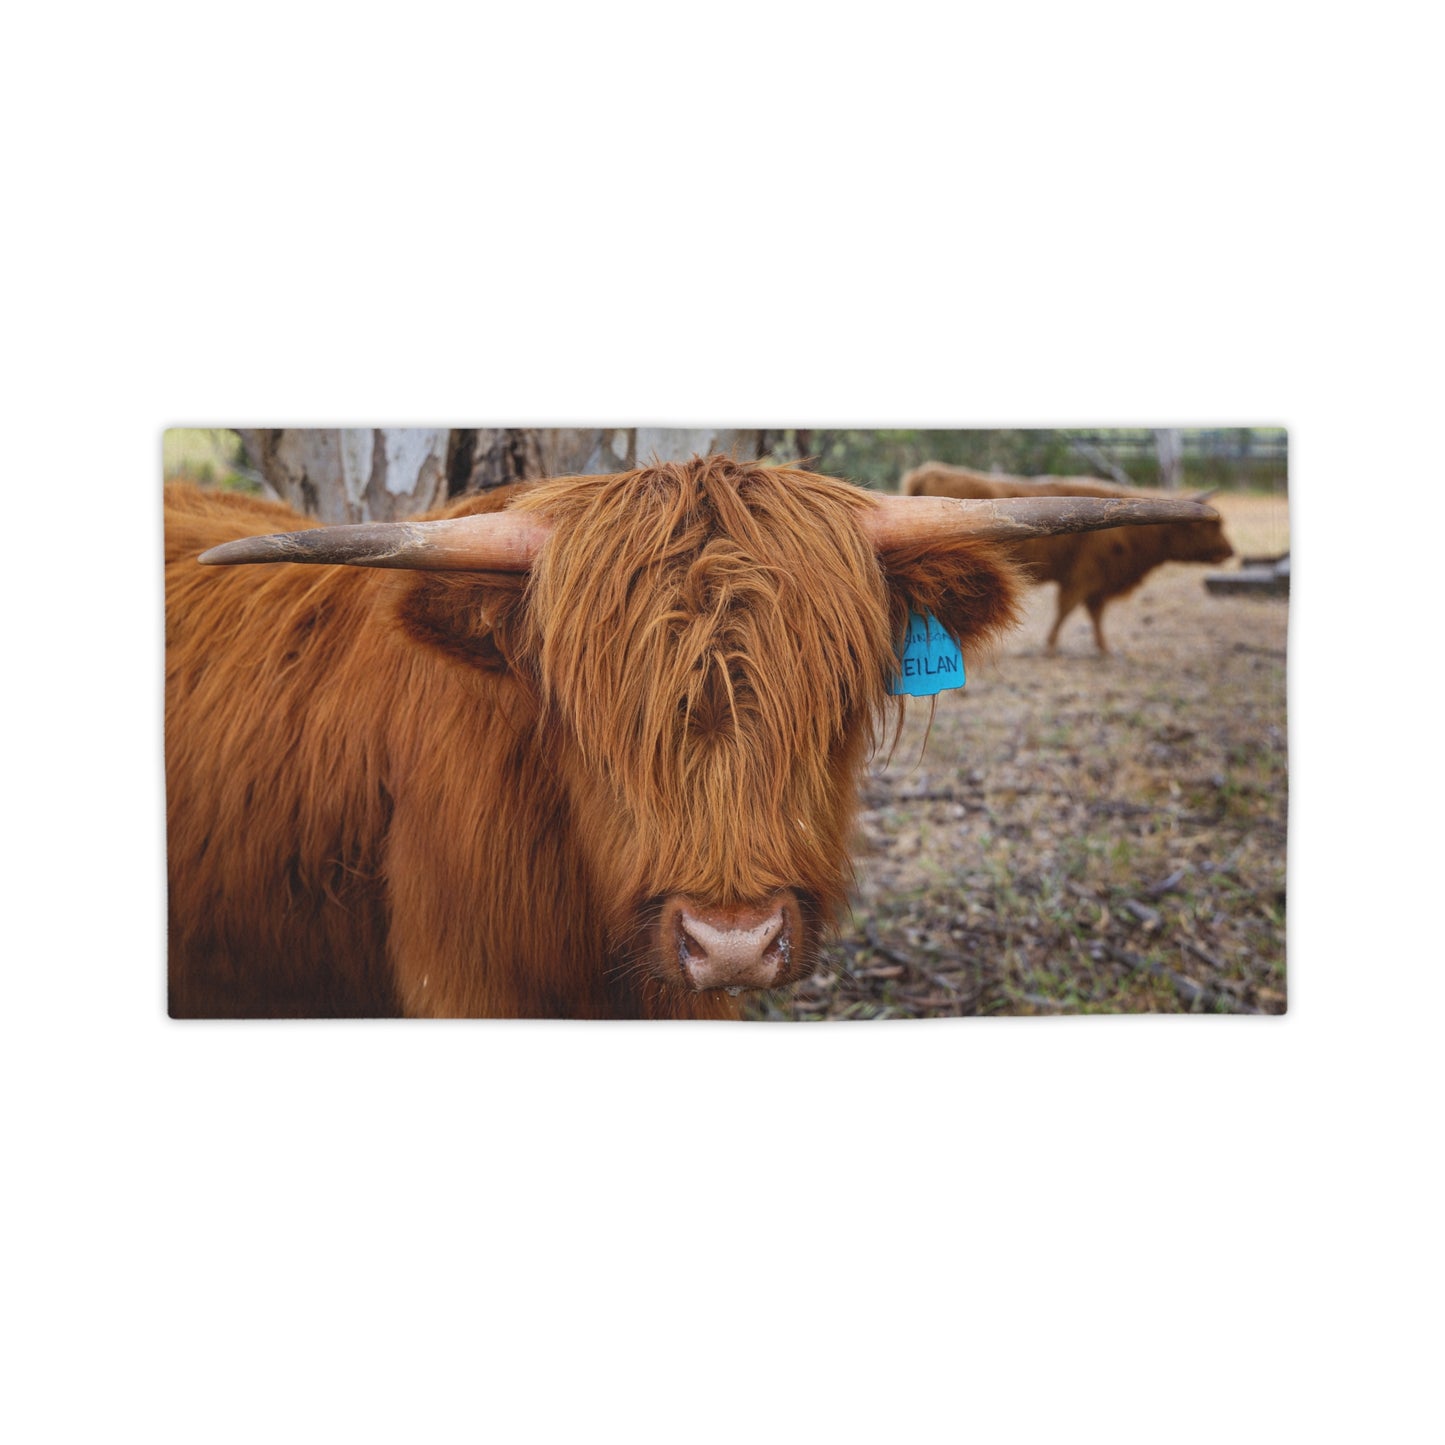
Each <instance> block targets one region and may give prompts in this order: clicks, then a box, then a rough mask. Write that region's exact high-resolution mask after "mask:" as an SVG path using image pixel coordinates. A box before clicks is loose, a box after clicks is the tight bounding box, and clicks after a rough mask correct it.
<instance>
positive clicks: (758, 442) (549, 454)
mask: <svg viewBox="0 0 1445 1445" xmlns="http://www.w3.org/2000/svg"><path fill="white" fill-rule="evenodd" d="M538 441H539V445H540V450H541V455H542V473H543V475H544V476H548V477H561V476H567V475H569V474H573V473H577V474H590V473H594V472H620V471H626V470H627V469H628V468H630V467H645V466H647V465H649V464H650V463H651V462H653V461H654V460H655V461H659V462H685V461H687V460H688V458H689V457H692V456H694V455H696V456H701V457H705V456H708V455H710V454H711V453H713V452H730V453H732V454H734V455H735V456H736V457H737V458H738V460H739V461H756V460H757V459H758V458H759V457H760V456H761V455H762V446H763V434H762V432H761V431H757V430H743V431H738V430H734V429H731V428H725V427H662V426H639V427H606V428H586V429H583V428H573V427H555V428H549V429H547V430H545V431H541V432H539V433H538Z"/></svg>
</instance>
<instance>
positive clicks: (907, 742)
mask: <svg viewBox="0 0 1445 1445" xmlns="http://www.w3.org/2000/svg"><path fill="white" fill-rule="evenodd" d="M1216 505H1217V506H1218V507H1219V509H1220V511H1221V512H1222V513H1223V514H1224V518H1225V525H1226V529H1227V531H1228V532H1229V535H1230V537H1231V540H1232V541H1233V542H1234V544H1235V547H1236V550H1237V551H1238V552H1241V553H1245V554H1248V553H1264V552H1278V551H1283V550H1286V549H1287V547H1288V530H1287V520H1286V519H1285V516H1284V503H1283V501H1282V500H1281V499H1275V498H1260V497H1240V496H1234V497H1222V498H1220V499H1218V500H1217V502H1216ZM1209 570H1212V569H1208V568H1204V567H1198V566H1183V565H1171V566H1168V567H1164V568H1162V569H1160V570H1159V571H1157V572H1155V573H1153V574H1151V576H1150V577H1149V578H1148V580H1147V581H1146V582H1145V583H1144V585H1143V587H1142V588H1140V590H1139V591H1138V592H1136V593H1135V594H1134V595H1133V596H1131V597H1128V598H1125V599H1123V600H1121V601H1118V602H1116V603H1114V604H1113V606H1112V607H1111V608H1110V609H1109V611H1108V612H1107V613H1106V614H1105V632H1106V635H1107V636H1108V638H1109V641H1110V644H1111V646H1112V647H1113V648H1114V649H1115V653H1114V655H1113V656H1110V657H1107V658H1099V657H1097V656H1096V655H1095V654H1094V650H1093V643H1092V639H1091V635H1090V630H1089V626H1088V621H1087V618H1086V617H1085V616H1084V614H1083V612H1082V610H1081V611H1080V612H1079V613H1077V614H1076V615H1075V616H1074V617H1072V618H1071V619H1070V621H1069V623H1068V625H1067V626H1066V628H1065V631H1064V634H1063V637H1062V639H1061V645H1062V649H1063V650H1062V653H1061V655H1060V656H1059V657H1056V658H1050V657H1047V656H1045V655H1044V652H1043V639H1044V636H1045V635H1046V633H1047V631H1048V626H1049V622H1050V620H1051V619H1052V616H1053V606H1054V589H1053V588H1052V587H1048V588H1039V589H1036V590H1035V591H1034V592H1033V593H1032V594H1031V597H1030V610H1029V615H1028V618H1027V620H1026V622H1025V624H1024V626H1023V627H1022V628H1021V629H1020V631H1019V632H1018V633H1016V634H1015V636H1014V638H1013V640H1012V641H1011V643H1009V644H1008V645H1007V646H1006V647H1005V649H1004V650H1003V652H1002V653H1001V654H1000V655H999V656H998V657H996V658H994V659H992V660H991V661H988V662H981V663H979V664H977V665H973V666H971V667H970V678H969V684H968V687H967V689H966V691H964V692H961V693H959V692H951V693H944V694H942V695H941V696H940V698H939V700H938V706H937V710H936V713H935V715H934V718H933V725H932V731H931V736H929V738H928V745H927V750H926V752H925V753H924V754H923V757H922V760H921V761H920V760H919V752H920V746H921V744H922V742H923V738H924V734H925V730H926V728H927V725H928V708H927V705H926V704H922V705H917V706H915V708H914V710H913V715H912V716H911V717H910V719H909V722H908V724H907V726H906V728H905V730H904V735H903V739H902V741H901V743H900V745H899V747H898V750H897V752H896V753H895V755H894V758H893V760H892V763H891V765H888V766H886V767H885V766H884V765H883V764H882V763H881V762H880V763H879V765H877V766H876V767H875V769H874V770H873V771H872V772H871V773H870V775H869V777H868V779H867V782H866V785H865V789H864V810H863V813H862V816H861V819H860V822H861V834H862V836H861V839H860V847H859V850H858V877H857V889H856V898H855V906H854V912H853V917H852V919H851V921H850V922H849V924H848V925H847V926H846V927H845V928H844V930H843V935H842V937H841V938H840V940H839V942H838V943H837V944H836V945H835V946H834V947H832V948H831V949H830V950H829V952H828V954H827V955H826V957H825V960H824V964H823V966H822V967H821V968H820V970H819V972H818V973H817V974H815V975H814V977H813V978H812V979H810V980H807V981H806V982H804V983H803V984H801V985H799V986H798V987H797V989H795V990H794V991H793V993H792V994H791V996H788V995H781V994H780V995H777V996H770V997H767V998H764V999H761V1000H759V1001H758V1002H757V1003H756V1004H755V1005H754V1008H753V1015H754V1016H755V1017H761V1018H805V1019H813V1018H876V1017H927V1016H937V1015H954V1014H1027V1013H1048V1014H1058V1013H1117V1012H1130V1013H1137V1012H1144V1013H1157V1012H1188V1011H1201V1010H1202V1011H1216V1012H1261V1013H1279V1012H1282V1011H1283V1010H1284V1007H1285V957H1284V938H1285V828H1286V816H1287V797H1288V777H1287V762H1286V739H1285V626H1286V617H1287V604H1286V603H1285V602H1284V601H1282V600H1280V599H1269V600H1263V599H1257V598H1252V597H1212V596H1210V595H1208V594H1207V593H1206V592H1205V590H1204V577H1205V575H1206V573H1207V572H1208V571H1209Z"/></svg>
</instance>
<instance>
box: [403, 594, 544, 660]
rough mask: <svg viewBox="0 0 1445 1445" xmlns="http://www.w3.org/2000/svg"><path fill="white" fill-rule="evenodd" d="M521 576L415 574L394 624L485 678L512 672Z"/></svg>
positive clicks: (522, 599) (521, 602) (522, 603)
mask: <svg viewBox="0 0 1445 1445" xmlns="http://www.w3.org/2000/svg"><path fill="white" fill-rule="evenodd" d="M526 586H527V579H526V576H525V574H518V573H505V572H417V573H414V574H412V576H410V577H409V578H408V579H407V585H406V587H405V589H404V590H403V593H402V596H401V600H400V603H399V605H398V608H397V620H398V621H399V622H400V624H401V626H402V628H403V630H404V631H405V632H406V634H407V636H408V637H410V638H411V639H412V640H413V641H415V642H418V643H420V644H421V645H422V646H424V647H434V648H437V649H438V650H440V651H441V652H444V653H446V654H447V656H448V657H452V658H455V659H456V660H457V661H458V662H465V663H467V664H468V665H469V666H471V667H477V668H480V669H482V671H484V672H506V671H510V670H513V669H515V667H516V662H517V649H516V641H517V638H518V635H519V632H520V628H519V625H518V624H519V622H520V618H521V614H522V609H523V607H524V606H525V597H524V594H525V591H526Z"/></svg>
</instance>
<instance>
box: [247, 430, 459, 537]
mask: <svg viewBox="0 0 1445 1445" xmlns="http://www.w3.org/2000/svg"><path fill="white" fill-rule="evenodd" d="M447 438H448V432H447V430H446V428H434V427H341V428H335V429H331V428H325V427H288V428H285V429H283V430H259V429H253V430H242V431H241V441H242V443H243V445H244V446H245V448H246V454H247V456H248V457H249V459H250V461H251V465H252V466H253V467H255V469H256V470H257V471H258V472H260V473H261V475H262V476H263V477H265V478H266V481H267V482H268V483H269V484H270V486H272V487H273V488H274V489H275V491H276V493H277V495H278V496H280V497H281V499H282V500H283V501H285V502H289V503H290V504H291V505H292V506H293V507H295V508H296V509H297V510H298V511H301V512H305V513H307V514H308V515H310V516H313V517H316V518H317V519H318V520H320V521H322V522H327V523H332V522H392V521H397V520H399V519H400V518H403V517H411V516H414V515H415V514H416V513H417V512H424V511H426V510H427V509H428V508H429V507H434V506H436V505H437V504H438V503H439V502H443V501H445V500H446V494H447Z"/></svg>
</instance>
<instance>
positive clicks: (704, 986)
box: [166, 458, 1203, 1018]
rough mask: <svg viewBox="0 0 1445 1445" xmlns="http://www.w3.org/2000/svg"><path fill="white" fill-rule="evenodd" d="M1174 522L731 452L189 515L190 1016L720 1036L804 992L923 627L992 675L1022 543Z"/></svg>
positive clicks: (210, 500) (178, 881) (181, 909)
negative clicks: (355, 505)
mask: <svg viewBox="0 0 1445 1445" xmlns="http://www.w3.org/2000/svg"><path fill="white" fill-rule="evenodd" d="M1197 510H1199V511H1201V512H1202V511H1203V509H1197ZM1165 512H1166V513H1167V514H1168V515H1185V514H1188V509H1187V508H1185V509H1184V511H1181V509H1180V507H1179V505H1178V504H1173V506H1172V509H1170V508H1168V507H1166V508H1165ZM1156 515H1159V510H1158V506H1157V504H1141V503H1138V502H1125V503H1122V504H1120V503H1117V502H1112V501H1110V502H1090V503H1086V504H1080V503H1077V502H1062V503H1061V502H1058V501H1055V500H1044V501H1034V502H1010V503H958V502H947V503H943V502H938V501H936V500H933V499H922V500H920V501H915V502H908V501H904V500H903V499H899V498H885V499H875V498H873V497H871V496H870V495H869V494H868V493H866V492H863V491H861V490H859V489H857V488H855V487H852V486H849V485H847V484H845V483H842V482H838V481H833V480H830V479H828V478H824V477H818V476H815V475H812V474H809V473H806V472H801V471H793V470H788V469H784V468H774V467H768V466H763V465H760V464H749V465H745V464H739V463H736V462H733V461H731V460H728V459H726V458H710V459H705V460H695V461H693V462H691V463H687V464H670V465H663V466H657V467H653V468H648V469H644V470H640V471H635V472H630V473H625V474H622V475H614V476H589V477H572V478H563V479H559V480H556V481H551V482H543V483H529V484H525V485H522V486H520V487H514V488H508V489H506V490H504V491H502V492H497V493H492V494H489V495H487V496H485V497H482V498H471V499H467V500H463V501H461V502H458V503H456V504H453V505H452V506H451V507H449V508H447V509H445V511H444V512H443V513H441V514H439V515H438V516H437V517H436V518H435V519H433V520H429V521H422V522H415V523H396V524H389V525H361V526H349V527H317V526H315V525H313V524H309V523H308V522H306V520H305V519H303V518H302V517H300V516H298V515H296V514H295V513H293V512H291V511H289V510H288V509H286V508H285V507H282V506H279V505H277V504H274V503H269V502H262V501H258V500H253V499H246V498H238V497H235V496H225V495H212V494H205V493H202V492H200V491H197V490H196V489H194V488H190V487H172V488H169V489H168V495H167V512H166V556H167V597H166V775H167V793H168V830H169V831H168V839H169V867H170V894H169V908H170V1007H171V1012H172V1014H173V1015H175V1016H178V1017H182V1016H188V1017H195V1016H204V1017H215V1016H232V1017H243V1016H244V1017H255V1016H306V1017H315V1016H368V1015H394V1014H408V1015H443V1016H534V1017H535V1016H547V1017H590V1018H597V1017H653V1018H657V1017H663V1018H668V1017H674V1018H681V1017H686V1018H724V1017H736V1016H737V1013H738V1009H739V1003H738V996H739V995H740V993H741V992H742V991H743V990H745V989H755V988H773V987H779V986H782V985H786V984H788V983H790V982H794V981H796V980H798V979H800V978H802V977H804V976H806V975H807V974H808V973H809V972H811V971H812V970H813V969H814V967H815V964H816V960H817V957H818V950H819V944H820V939H821V938H822V937H823V935H824V933H825V931H826V929H827V927H828V926H829V924H830V922H831V920H832V919H833V918H834V917H835V915H836V913H837V911H838V909H839V906H840V904H841V903H842V901H843V899H844V896H845V893H846V891H847V887H848V882H849V861H848V850H847V843H848V832H849V826H850V819H851V816H852V812H853V809H854V806H855V795H856V791H857V782H858V774H859V771H860V768H861V766H862V764H863V761H864V759H865V756H866V753H867V750H868V747H869V745H870V742H871V741H872V740H873V739H874V738H875V737H876V736H877V735H878V731H879V728H880V727H881V725H882V721H883V718H884V715H885V709H886V705H887V704H888V702H889V701H890V699H889V686H890V679H891V677H892V675H893V674H894V672H895V671H896V669H897V666H898V660H897V644H898V639H899V638H900V637H901V636H902V635H903V633H904V629H905V627H906V624H907V618H908V614H909V613H910V612H926V613H932V614H933V615H934V616H936V617H937V618H938V619H939V620H940V621H941V622H942V624H943V625H944V627H945V628H946V629H947V630H948V631H949V632H950V633H951V634H952V635H953V636H954V637H955V639H956V640H958V641H959V642H960V643H961V644H962V645H963V646H965V647H968V648H972V647H976V646H977V645H978V644H979V643H980V642H982V641H984V640H985V639H988V638H990V637H993V636H996V635H997V634H998V633H999V632H1000V630H1001V629H1003V628H1005V627H1006V626H1008V625H1009V623H1010V622H1011V621H1012V620H1013V619H1014V613H1015V597H1016V590H1017V581H1016V577H1015V572H1014V568H1013V566H1012V565H1011V564H1010V563H1009V562H1008V560H1007V559H1006V557H1004V556H1003V555H1002V552H1001V549H1000V546H999V542H1000V540H1001V539H1007V538H1011V537H1018V536H1024V535H1035V534H1037V533H1038V532H1040V531H1041V530H1056V529H1057V528H1058V527H1060V526H1069V527H1078V526H1099V525H1109V524H1113V523H1114V522H1117V521H1118V520H1120V519H1122V518H1124V517H1126V516H1129V517H1134V518H1135V519H1142V518H1145V517H1154V516H1156ZM277 531H282V532H284V533H285V535H283V536H280V537H271V536H264V535H262V534H267V533H275V532H277ZM202 553H204V554H205V555H204V556H199V557H198V554H202ZM212 562H237V563H256V562H283V563H295V562H312V563H325V564H330V565H325V566H322V567H317V566H297V565H280V566H252V565H237V566H211V565H202V564H209V563H212ZM341 564H351V565H341ZM388 569H389V570H388Z"/></svg>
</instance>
